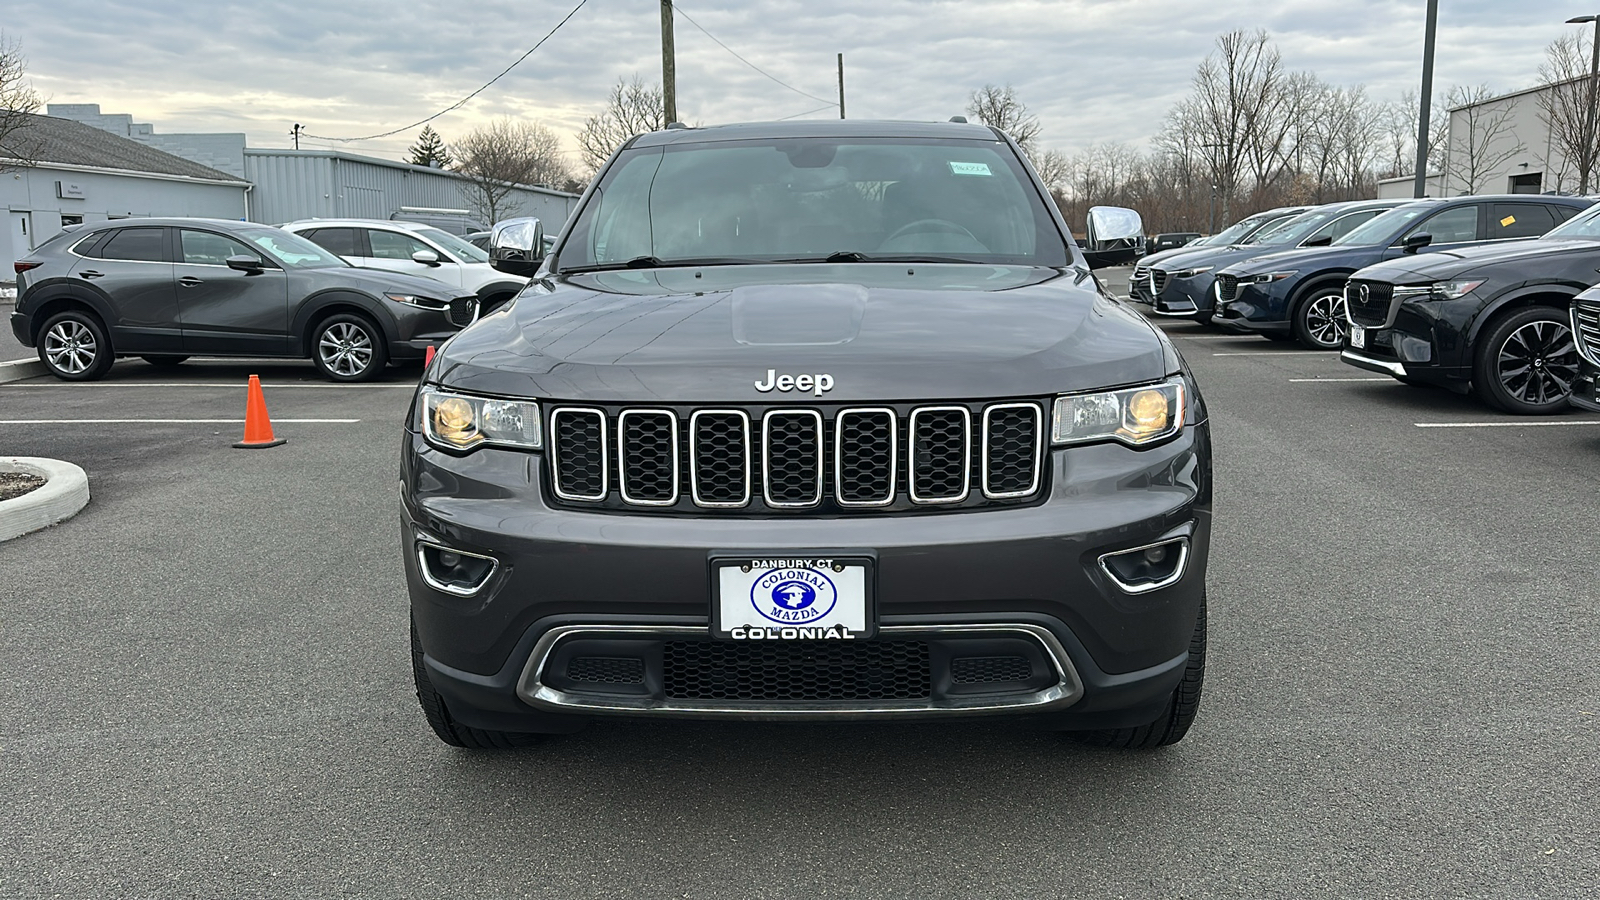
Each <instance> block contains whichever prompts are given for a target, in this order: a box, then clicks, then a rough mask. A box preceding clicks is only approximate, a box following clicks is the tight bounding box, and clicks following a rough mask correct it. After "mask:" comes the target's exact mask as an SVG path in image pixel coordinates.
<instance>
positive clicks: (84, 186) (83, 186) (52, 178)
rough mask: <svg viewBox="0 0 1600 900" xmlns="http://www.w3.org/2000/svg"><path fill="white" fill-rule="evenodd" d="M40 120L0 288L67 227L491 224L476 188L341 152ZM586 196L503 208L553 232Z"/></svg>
mask: <svg viewBox="0 0 1600 900" xmlns="http://www.w3.org/2000/svg"><path fill="white" fill-rule="evenodd" d="M45 111H46V115H43V116H30V117H29V119H30V122H29V125H28V128H27V138H26V140H27V142H28V145H29V146H31V147H33V148H35V149H34V152H32V153H31V154H30V156H31V157H32V161H30V162H29V163H27V164H15V163H13V164H8V163H7V162H6V161H4V160H0V167H6V166H9V167H8V168H6V170H5V171H4V172H3V173H0V207H4V208H5V210H6V216H7V220H8V229H9V230H8V232H7V237H8V238H9V239H8V240H4V241H0V265H3V267H4V268H0V280H5V279H7V278H8V277H9V275H10V271H11V262H12V261H13V260H15V259H17V258H18V257H21V256H24V255H26V254H27V253H28V251H29V250H31V249H32V248H34V247H37V246H38V245H39V244H41V243H43V242H44V241H45V240H47V239H49V238H50V237H51V236H52V235H54V234H56V233H57V232H58V231H60V230H61V228H62V226H63V225H70V224H78V223H84V222H99V221H104V220H106V219H116V218H127V217H130V216H200V217H207V218H218V219H239V220H247V221H251V222H260V223H263V224H267V225H279V224H282V223H284V222H292V221H295V220H297V219H312V218H363V219H413V220H417V221H426V222H428V223H429V224H433V225H437V226H439V227H441V228H445V229H446V230H449V231H453V232H455V233H457V234H464V233H466V232H469V231H476V230H479V229H480V228H484V227H487V226H488V225H490V224H492V223H488V222H483V221H481V220H480V219H478V218H477V217H475V216H474V215H473V214H472V212H471V211H470V210H471V207H472V202H471V184H470V182H469V181H468V179H466V178H465V177H463V176H461V175H458V174H456V173H454V172H448V171H444V170H440V169H433V168H427V167H424V166H413V165H408V164H406V163H402V162H396V161H394V160H387V159H380V158H377V157H371V156H363V155H359V154H355V153H346V152H343V151H338V150H275V149H259V148H255V147H247V146H246V145H245V136H244V135H243V134H240V133H195V134H161V133H158V132H157V131H156V129H155V128H154V127H152V126H151V125H149V124H147V123H140V122H135V121H133V117H132V116H129V115H125V114H108V113H102V112H101V111H100V106H99V104H95V103H52V104H50V105H49V106H48V107H46V110H45ZM577 200H578V197H577V195H576V194H570V193H566V192H564V191H557V190H552V189H549V188H543V187H537V186H531V185H517V186H516V187H513V188H512V189H511V190H510V192H509V194H508V195H507V197H506V198H505V200H504V201H503V202H502V204H501V205H502V208H504V209H508V210H510V212H509V213H507V215H517V216H538V217H539V218H540V219H541V220H543V221H544V223H545V229H546V231H547V232H554V231H556V230H557V229H559V228H560V227H561V226H562V225H563V224H565V223H566V220H567V216H568V215H569V214H570V213H571V212H572V209H573V207H575V206H576V205H577Z"/></svg>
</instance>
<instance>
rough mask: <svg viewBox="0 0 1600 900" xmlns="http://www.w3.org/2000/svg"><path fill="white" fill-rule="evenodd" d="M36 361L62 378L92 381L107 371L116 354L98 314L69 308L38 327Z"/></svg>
mask: <svg viewBox="0 0 1600 900" xmlns="http://www.w3.org/2000/svg"><path fill="white" fill-rule="evenodd" d="M39 361H40V362H42V363H44V366H45V368H46V369H49V370H50V374H51V375H54V376H55V377H57V378H59V379H61V380H62V381H95V380H97V379H100V378H104V377H105V374H106V373H107V372H109V371H111V364H112V363H114V362H116V361H117V355H116V353H115V352H114V351H113V350H112V347H111V338H110V337H109V336H107V334H106V329H105V326H104V325H101V324H100V319H99V318H98V317H96V316H95V315H94V314H92V313H88V312H85V311H82V310H77V309H69V310H67V311H66V312H61V313H56V314H55V315H53V316H51V317H50V318H49V319H47V320H46V321H45V323H44V327H43V328H41V329H39Z"/></svg>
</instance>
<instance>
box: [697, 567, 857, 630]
mask: <svg viewBox="0 0 1600 900" xmlns="http://www.w3.org/2000/svg"><path fill="white" fill-rule="evenodd" d="M871 564H872V563H871V560H867V559H859V558H856V559H832V558H825V557H784V558H768V557H748V558H735V559H727V558H722V559H715V560H712V575H713V578H712V598H711V609H712V613H713V623H712V631H713V633H714V634H715V636H716V637H719V638H728V639H731V640H781V641H811V640H853V639H856V638H866V637H871V636H872V634H873V630H874V626H875V625H876V620H875V618H874V617H873V615H872V596H871V588H870V585H871V583H872V579H871Z"/></svg>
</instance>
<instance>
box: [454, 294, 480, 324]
mask: <svg viewBox="0 0 1600 900" xmlns="http://www.w3.org/2000/svg"><path fill="white" fill-rule="evenodd" d="M477 318H478V298H477V297H457V298H456V299H454V300H451V301H450V324H452V325H460V326H461V327H462V328H465V327H467V326H468V325H471V324H472V323H473V322H474V321H476V320H477Z"/></svg>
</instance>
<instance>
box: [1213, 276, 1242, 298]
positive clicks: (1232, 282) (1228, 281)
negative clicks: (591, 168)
mask: <svg viewBox="0 0 1600 900" xmlns="http://www.w3.org/2000/svg"><path fill="white" fill-rule="evenodd" d="M1237 296H1239V277H1238V276H1237V275H1218V276H1217V299H1218V300H1221V301H1222V302H1223V303H1232V302H1233V298H1235V297H1237Z"/></svg>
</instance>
